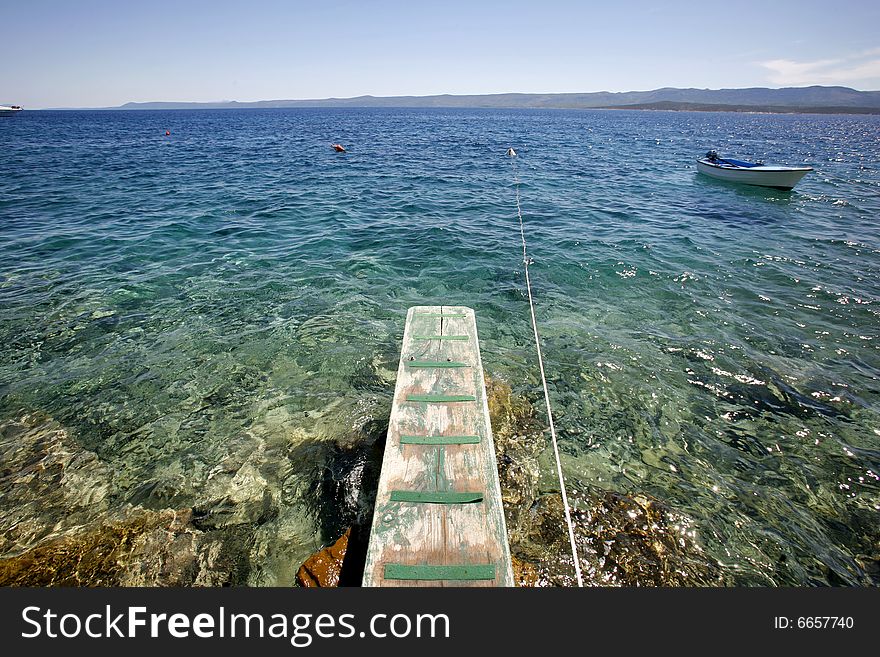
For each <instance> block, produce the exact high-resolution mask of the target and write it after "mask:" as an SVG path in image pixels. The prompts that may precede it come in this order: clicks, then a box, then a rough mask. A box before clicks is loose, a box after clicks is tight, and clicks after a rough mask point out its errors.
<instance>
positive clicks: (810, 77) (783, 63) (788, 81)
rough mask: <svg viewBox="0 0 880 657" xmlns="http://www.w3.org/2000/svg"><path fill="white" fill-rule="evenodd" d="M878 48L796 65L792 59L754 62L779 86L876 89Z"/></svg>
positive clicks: (879, 70) (879, 78)
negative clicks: (835, 86)
mask: <svg viewBox="0 0 880 657" xmlns="http://www.w3.org/2000/svg"><path fill="white" fill-rule="evenodd" d="M878 55H880V48H872V49H870V50H864V51H862V52H860V53H856V54H853V55H850V56H848V57H842V58H838V59H820V60H816V61H811V62H798V61H795V60H792V59H771V60H767V61H763V62H758V64H759V65H760V66H763V67H764V68H766V69H767V70H768V71H769V74H768V76H767V79H768V80H769V81H770V82H771V83H773V84H777V85H781V86H795V87H797V86H807V85H812V84H825V85H837V84H856V85H858V86H862V87H877V86H880V57H878Z"/></svg>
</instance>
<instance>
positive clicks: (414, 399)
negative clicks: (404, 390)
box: [406, 395, 477, 404]
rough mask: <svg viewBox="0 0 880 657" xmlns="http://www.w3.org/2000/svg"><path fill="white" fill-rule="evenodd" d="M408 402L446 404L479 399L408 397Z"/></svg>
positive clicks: (428, 396) (471, 397)
mask: <svg viewBox="0 0 880 657" xmlns="http://www.w3.org/2000/svg"><path fill="white" fill-rule="evenodd" d="M406 401H410V402H429V403H433V404H443V403H446V402H472V401H477V398H476V397H474V396H473V395H407V396H406Z"/></svg>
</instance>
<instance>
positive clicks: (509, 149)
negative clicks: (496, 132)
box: [507, 148, 516, 157]
mask: <svg viewBox="0 0 880 657" xmlns="http://www.w3.org/2000/svg"><path fill="white" fill-rule="evenodd" d="M507 154H508V155H509V156H510V157H516V151H515V150H513V149H512V148H508V149H507Z"/></svg>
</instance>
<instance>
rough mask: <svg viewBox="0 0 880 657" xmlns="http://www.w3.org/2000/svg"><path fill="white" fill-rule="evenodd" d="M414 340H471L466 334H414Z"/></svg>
mask: <svg viewBox="0 0 880 657" xmlns="http://www.w3.org/2000/svg"><path fill="white" fill-rule="evenodd" d="M413 340H461V341H464V340H470V338H469V337H468V336H466V335H414V336H413Z"/></svg>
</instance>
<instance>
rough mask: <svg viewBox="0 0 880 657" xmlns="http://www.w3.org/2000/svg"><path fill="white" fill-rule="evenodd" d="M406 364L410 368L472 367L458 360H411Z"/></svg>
mask: <svg viewBox="0 0 880 657" xmlns="http://www.w3.org/2000/svg"><path fill="white" fill-rule="evenodd" d="M406 364H407V366H409V367H470V365H468V364H467V363H462V362H460V361H457V360H410V361H406Z"/></svg>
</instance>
